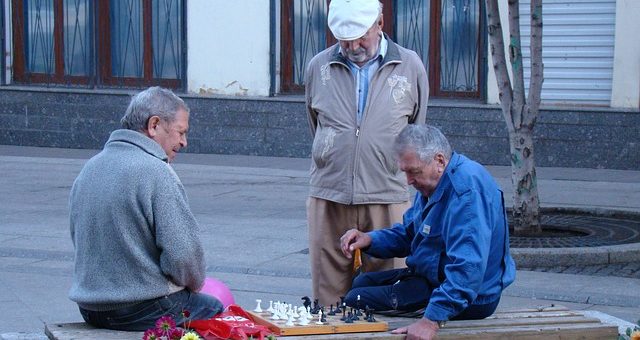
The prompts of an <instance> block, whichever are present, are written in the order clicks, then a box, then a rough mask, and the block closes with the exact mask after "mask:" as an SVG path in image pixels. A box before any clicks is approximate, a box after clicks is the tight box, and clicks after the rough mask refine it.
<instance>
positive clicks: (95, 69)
mask: <svg viewBox="0 0 640 340" xmlns="http://www.w3.org/2000/svg"><path fill="white" fill-rule="evenodd" d="M139 1H141V2H142V18H143V24H142V29H143V31H142V36H143V48H142V50H143V76H142V77H140V78H137V77H116V76H113V75H112V72H111V71H112V68H111V50H112V46H111V22H110V2H109V0H92V2H93V6H94V8H93V11H92V12H91V13H90V15H91V18H90V20H91V21H92V22H93V23H94V25H93V30H92V32H91V34H92V36H93V37H94V39H93V41H94V43H93V44H92V46H90V47H89V48H90V49H91V52H92V53H93V54H94V60H95V61H96V62H94V64H93V65H92V67H91V69H90V74H89V75H87V76H73V75H65V74H64V73H65V64H64V63H65V61H64V32H63V27H64V22H63V20H64V15H65V13H64V9H63V0H53V8H54V15H53V18H54V24H53V54H54V56H55V66H54V70H53V73H51V74H47V73H37V72H29V71H28V70H27V60H26V53H25V49H26V46H25V44H26V41H25V35H26V34H28V32H27V31H26V28H25V20H26V17H25V6H24V0H11V6H12V27H13V42H12V43H13V77H12V78H13V79H12V80H13V82H14V83H18V84H34V85H35V84H43V85H94V86H100V87H135V88H139V87H146V86H152V85H159V86H163V87H167V88H172V89H184V88H185V86H186V76H185V75H186V60H187V58H186V51H187V49H186V45H187V39H186V27H187V25H186V0H183V1H182V2H181V8H180V11H181V13H180V15H181V16H182V18H181V23H182V26H181V27H180V28H179V30H180V37H179V39H181V40H182V49H181V50H180V51H178V53H179V55H180V58H181V60H180V64H181V71H180V75H179V77H180V78H179V79H168V78H154V77H153V46H152V42H153V39H152V30H153V26H152V25H153V23H152V17H153V16H152V10H153V9H152V0H139ZM100 42H102V43H100Z"/></svg>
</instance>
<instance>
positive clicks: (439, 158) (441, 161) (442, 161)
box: [433, 152, 447, 171]
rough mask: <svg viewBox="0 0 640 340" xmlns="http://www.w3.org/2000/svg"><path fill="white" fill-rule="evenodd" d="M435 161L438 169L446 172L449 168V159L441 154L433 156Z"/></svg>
mask: <svg viewBox="0 0 640 340" xmlns="http://www.w3.org/2000/svg"><path fill="white" fill-rule="evenodd" d="M433 160H434V161H435V162H436V163H437V164H438V168H439V169H440V168H441V169H442V170H443V171H444V168H446V167H447V159H446V158H445V157H444V155H443V154H441V153H439V152H438V153H436V155H435V156H433Z"/></svg>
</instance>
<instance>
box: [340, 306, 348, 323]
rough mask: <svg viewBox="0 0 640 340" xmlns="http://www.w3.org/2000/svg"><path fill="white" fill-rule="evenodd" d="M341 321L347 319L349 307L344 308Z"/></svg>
mask: <svg viewBox="0 0 640 340" xmlns="http://www.w3.org/2000/svg"><path fill="white" fill-rule="evenodd" d="M340 320H341V321H347V307H344V308H342V317H341V318H340Z"/></svg>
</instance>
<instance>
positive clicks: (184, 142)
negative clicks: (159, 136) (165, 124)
mask: <svg viewBox="0 0 640 340" xmlns="http://www.w3.org/2000/svg"><path fill="white" fill-rule="evenodd" d="M180 146H181V147H183V148H186V147H187V136H186V135H184V136H182V138H180Z"/></svg>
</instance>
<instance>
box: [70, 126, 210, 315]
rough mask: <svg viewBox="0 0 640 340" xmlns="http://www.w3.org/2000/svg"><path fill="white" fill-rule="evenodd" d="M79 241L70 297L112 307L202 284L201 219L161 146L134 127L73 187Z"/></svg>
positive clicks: (113, 139)
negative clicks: (192, 206)
mask: <svg viewBox="0 0 640 340" xmlns="http://www.w3.org/2000/svg"><path fill="white" fill-rule="evenodd" d="M69 205H70V209H69V210H70V221H71V239H72V240H73V245H74V248H75V267H74V274H73V284H72V286H71V290H70V292H69V298H70V299H71V300H73V301H75V302H77V303H78V305H79V306H80V307H82V308H84V309H88V310H97V311H101V310H102V311H104V310H113V309H117V308H120V307H124V306H127V305H130V304H133V303H135V302H140V301H143V300H148V299H152V298H157V297H161V296H165V295H168V294H171V293H174V292H176V291H179V290H182V289H184V288H185V287H186V288H188V289H190V290H198V289H200V287H201V286H202V284H203V281H204V275H205V262H204V252H203V249H202V245H201V243H200V240H199V238H198V234H199V229H198V224H197V222H196V220H195V218H194V216H193V214H192V213H191V210H190V209H189V205H188V202H187V197H186V194H185V192H184V188H183V186H182V183H181V182H180V179H179V178H178V176H177V175H176V173H175V172H174V171H173V169H172V168H171V166H170V165H169V164H168V163H167V155H166V154H165V152H164V150H162V148H161V146H160V145H159V144H157V143H156V142H155V141H153V140H152V139H150V138H148V137H146V136H145V135H143V134H141V133H138V132H136V131H132V130H116V131H114V132H113V133H111V136H110V137H109V140H108V141H107V143H106V144H105V147H104V149H103V150H102V152H100V153H99V154H97V155H96V156H95V157H93V158H91V159H90V160H89V161H88V162H87V163H86V165H85V166H84V168H83V169H82V171H81V172H80V174H79V175H78V177H77V178H76V180H75V182H74V183H73V187H72V188H71V197H70V199H69Z"/></svg>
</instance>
